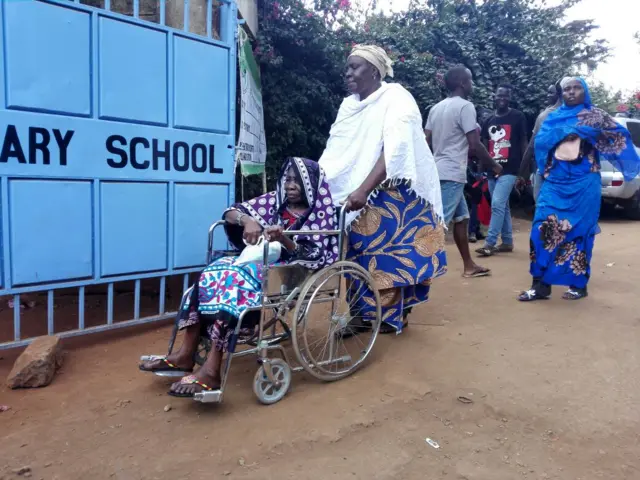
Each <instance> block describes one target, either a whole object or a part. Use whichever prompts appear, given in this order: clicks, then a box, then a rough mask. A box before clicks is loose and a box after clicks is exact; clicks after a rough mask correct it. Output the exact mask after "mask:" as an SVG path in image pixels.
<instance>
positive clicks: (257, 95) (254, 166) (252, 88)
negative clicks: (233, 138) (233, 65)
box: [236, 27, 267, 176]
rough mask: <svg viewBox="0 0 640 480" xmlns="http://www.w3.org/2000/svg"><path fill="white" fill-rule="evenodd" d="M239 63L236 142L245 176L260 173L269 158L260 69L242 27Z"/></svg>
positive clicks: (237, 153) (238, 160)
mask: <svg viewBox="0 0 640 480" xmlns="http://www.w3.org/2000/svg"><path fill="white" fill-rule="evenodd" d="M238 38H239V42H240V44H239V47H238V63H239V65H240V101H241V105H240V126H239V129H240V134H239V136H238V145H237V146H236V166H238V165H240V171H241V173H242V175H243V176H247V175H254V174H261V173H263V172H264V165H265V162H266V159H267V141H266V138H265V134H264V113H263V110H262V89H261V86H260V69H259V67H258V64H257V62H256V60H255V58H254V57H253V52H252V50H251V42H250V41H249V39H248V37H247V34H246V33H245V32H244V30H243V29H242V27H239V35H238Z"/></svg>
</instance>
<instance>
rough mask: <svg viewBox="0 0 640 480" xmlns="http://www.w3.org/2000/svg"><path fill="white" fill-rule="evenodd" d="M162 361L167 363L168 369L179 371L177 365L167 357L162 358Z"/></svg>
mask: <svg viewBox="0 0 640 480" xmlns="http://www.w3.org/2000/svg"><path fill="white" fill-rule="evenodd" d="M160 360H162V361H163V362H164V363H166V365H167V367H169V368H175V369H178V367H177V366H176V365H174V364H173V363H171V362H170V361H169V360H167V357H162V358H161V359H160Z"/></svg>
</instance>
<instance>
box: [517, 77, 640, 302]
mask: <svg viewBox="0 0 640 480" xmlns="http://www.w3.org/2000/svg"><path fill="white" fill-rule="evenodd" d="M561 86H562V99H563V104H562V106H561V107H560V108H558V109H557V110H555V111H554V112H551V113H550V114H549V115H548V117H547V118H546V120H545V121H544V123H543V124H542V127H541V128H540V131H539V132H538V134H537V135H536V138H535V143H534V149H535V158H536V164H537V169H538V173H540V174H541V175H542V176H543V177H544V179H545V180H544V183H543V184H542V189H541V191H540V196H539V198H538V203H537V205H536V213H535V218H534V220H533V225H532V228H531V239H530V256H531V269H530V272H531V276H532V277H533V284H532V286H531V288H530V289H529V290H526V291H524V292H522V293H521V294H520V295H519V297H518V300H520V301H523V302H528V301H533V300H541V299H546V298H549V297H550V296H551V286H552V285H567V286H569V289H568V290H567V291H566V292H565V294H564V295H563V297H562V298H564V299H565V300H579V299H581V298H584V297H586V296H587V283H588V282H589V276H590V273H591V266H590V264H591V254H592V252H593V244H594V240H595V235H596V234H597V233H598V232H599V229H598V217H599V216H600V202H601V183H600V161H601V160H607V161H609V162H611V163H612V164H613V166H614V167H615V168H616V169H617V170H619V171H620V172H622V174H623V176H624V179H625V180H626V181H630V180H632V179H634V178H635V177H636V176H637V175H638V173H640V158H639V157H638V154H637V153H636V150H635V148H634V146H633V143H632V141H631V137H630V135H629V131H628V130H627V129H626V128H624V127H623V126H622V125H620V124H618V123H617V122H616V121H615V120H614V119H613V118H612V117H611V116H610V115H608V114H607V113H606V112H604V111H603V110H600V109H599V108H596V107H594V106H593V105H592V104H591V96H590V95H589V88H588V87H587V84H586V82H585V81H584V79H582V78H571V77H569V78H565V79H564V80H563V81H562V84H561Z"/></svg>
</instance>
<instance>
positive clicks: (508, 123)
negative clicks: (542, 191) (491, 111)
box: [481, 108, 527, 175]
mask: <svg viewBox="0 0 640 480" xmlns="http://www.w3.org/2000/svg"><path fill="white" fill-rule="evenodd" d="M481 136H482V140H483V141H484V143H485V145H486V146H487V150H488V151H489V155H491V158H493V159H494V160H495V161H496V162H497V163H499V164H500V165H502V168H503V171H502V174H503V175H517V174H518V169H519V168H520V162H521V161H522V155H523V154H524V149H525V148H526V144H527V121H526V118H525V116H524V114H523V113H522V112H520V111H518V110H516V109H513V108H512V109H510V110H509V113H507V114H506V115H500V116H498V115H492V116H491V117H489V118H488V119H487V121H486V122H485V123H484V125H483V126H482V135H481Z"/></svg>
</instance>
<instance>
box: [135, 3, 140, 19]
mask: <svg viewBox="0 0 640 480" xmlns="http://www.w3.org/2000/svg"><path fill="white" fill-rule="evenodd" d="M133 17H134V18H139V17H140V0H133Z"/></svg>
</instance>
